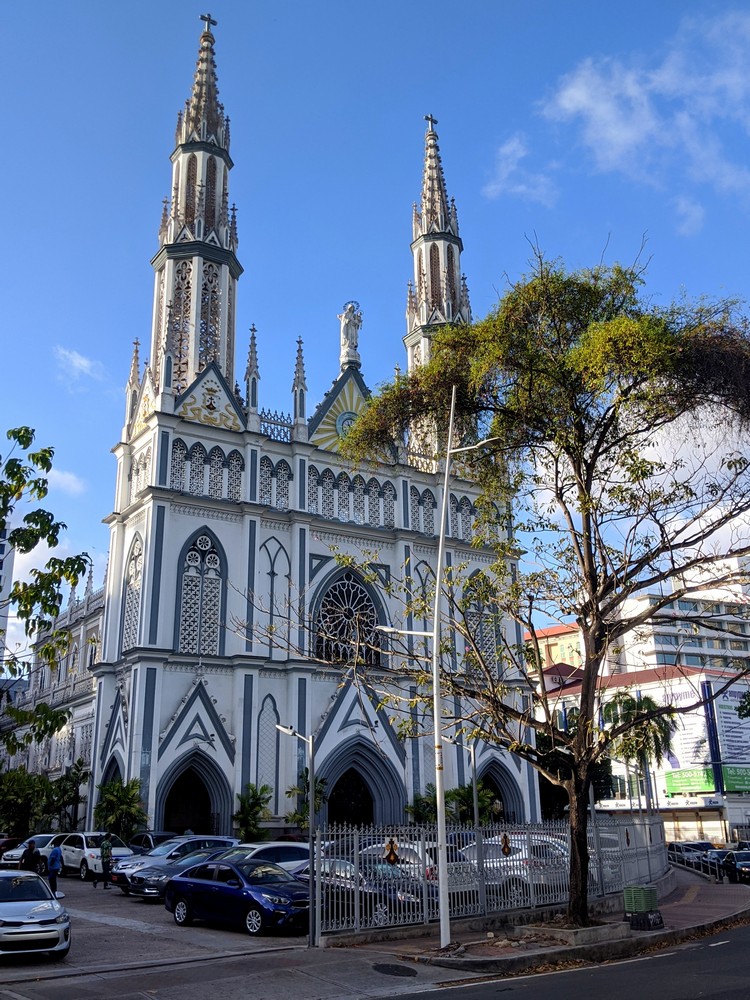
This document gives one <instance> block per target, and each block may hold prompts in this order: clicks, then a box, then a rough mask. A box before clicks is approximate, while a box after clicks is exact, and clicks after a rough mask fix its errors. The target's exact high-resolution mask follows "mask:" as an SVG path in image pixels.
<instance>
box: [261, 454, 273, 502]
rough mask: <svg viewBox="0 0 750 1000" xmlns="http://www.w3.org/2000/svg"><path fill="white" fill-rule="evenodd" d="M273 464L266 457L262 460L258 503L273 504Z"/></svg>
mask: <svg viewBox="0 0 750 1000" xmlns="http://www.w3.org/2000/svg"><path fill="white" fill-rule="evenodd" d="M272 472H273V462H272V461H271V459H270V458H269V457H268V456H267V455H264V456H263V458H261V460H260V482H259V484H258V503H265V504H269V505H270V503H271V473H272Z"/></svg>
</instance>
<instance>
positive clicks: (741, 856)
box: [734, 851, 750, 862]
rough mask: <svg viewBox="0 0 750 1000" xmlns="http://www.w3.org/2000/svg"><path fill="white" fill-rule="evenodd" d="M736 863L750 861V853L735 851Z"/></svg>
mask: <svg viewBox="0 0 750 1000" xmlns="http://www.w3.org/2000/svg"><path fill="white" fill-rule="evenodd" d="M734 860H735V861H742V862H745V861H750V851H735V852H734Z"/></svg>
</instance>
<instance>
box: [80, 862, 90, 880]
mask: <svg viewBox="0 0 750 1000" xmlns="http://www.w3.org/2000/svg"><path fill="white" fill-rule="evenodd" d="M79 875H80V876H81V881H82V882H85V881H86V879H87V878H88V877H89V866H88V865H87V864H86V862H85V861H82V862H81V867H80V869H79Z"/></svg>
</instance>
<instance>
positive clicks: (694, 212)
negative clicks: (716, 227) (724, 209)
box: [674, 195, 706, 236]
mask: <svg viewBox="0 0 750 1000" xmlns="http://www.w3.org/2000/svg"><path fill="white" fill-rule="evenodd" d="M674 207H675V211H676V212H677V217H678V219H679V223H678V225H677V232H678V233H679V234H680V235H681V236H695V235H696V234H697V233H699V232H700V231H701V229H702V228H703V220H704V218H705V216H706V212H705V209H704V208H703V206H702V205H700V204H699V203H698V202H697V201H694V200H693V199H692V198H688V197H686V196H684V195H683V196H681V197H679V198H675V202H674Z"/></svg>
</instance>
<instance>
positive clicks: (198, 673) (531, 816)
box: [17, 22, 539, 834]
mask: <svg viewBox="0 0 750 1000" xmlns="http://www.w3.org/2000/svg"><path fill="white" fill-rule="evenodd" d="M214 45H215V39H214V35H213V33H212V23H211V22H206V25H205V26H204V30H203V32H202V34H201V37H200V43H199V56H198V63H197V68H196V71H195V76H194V81H193V88H192V93H191V96H190V99H189V100H188V102H187V103H186V106H185V110H184V111H183V112H181V113H180V115H179V119H178V125H177V142H176V148H175V150H174V152H173V153H172V156H171V164H172V176H171V190H172V199H171V202H170V203H169V204H166V205H165V208H164V212H163V216H162V221H161V227H160V234H159V248H158V251H157V253H156V255H155V256H154V258H153V260H152V265H153V268H154V275H155V280H154V306H153V319H152V331H151V338H150V351H149V355H148V357H149V360H148V361H147V362H146V363H145V365H144V364H142V363H141V360H140V356H139V348H138V344H137V343H136V347H135V350H134V354H133V360H132V365H131V370H130V376H129V379H128V383H127V393H126V395H127V404H126V416H125V424H124V427H123V429H122V434H121V438H120V442H119V444H118V445H117V446H116V448H115V449H114V453H115V456H116V459H117V479H116V487H115V502H114V511H113V513H111V514H110V515H109V517H108V518H107V519H106V520H107V523H108V525H109V527H110V532H111V535H110V550H109V562H108V567H107V573H106V580H105V589H104V592H103V593H102V594H99V593H94V592H93V591H92V589H91V587H90V586H89V588H88V591H87V593H86V596H85V597H84V598H83V599H82V600H80V601H78V600H76V599H73V600H72V602H71V605H70V606H69V607H68V609H67V610H66V612H65V614H66V615H67V616H68V617H69V618H70V620H71V622H74V621H75V622H77V623H78V625H77V626H76V627H77V628H79V630H80V642H81V644H82V645H81V650H82V652H81V655H79V656H78V657H77V659H76V661H75V663H74V664H73V665H72V671H73V672H72V674H71V662H70V657H68V659H67V660H66V662H65V663H64V664H62V665H61V669H60V671H59V672H58V675H57V676H50V675H46V676H44V675H43V674H40V675H38V676H37V675H35V677H37V680H36V685H35V687H34V688H33V689H32V691H31V692H30V695H29V697H30V698H32V699H33V698H37V699H42V698H44V699H45V700H52V701H53V703H55V704H61V703H64V704H69V705H70V707H71V709H72V710H73V715H72V717H71V722H70V725H69V727H68V729H67V730H66V731H65V732H64V733H63V734H60V735H59V736H58V737H56V738H55V739H54V740H53V741H52V742H51V744H50V745H48V746H47V747H42V748H39V749H38V750H34V749H32V750H30V751H29V755H30V756H29V757H28V758H27V759H26V761H24V762H26V763H28V765H29V767H30V768H32V769H33V768H40V769H42V768H43V769H45V770H48V771H49V772H50V773H51V774H52V775H53V776H54V774H55V773H56V769H57V768H63V767H64V766H65V765H66V763H71V762H72V760H74V759H76V758H77V757H78V756H80V755H81V754H83V755H84V758H85V759H86V762H87V764H88V765H89V766H90V768H91V775H92V776H91V783H90V789H89V795H88V800H87V801H88V804H87V817H86V821H87V822H88V823H89V824H90V823H92V822H93V808H94V805H95V801H96V791H95V789H96V786H97V785H99V784H101V783H102V782H106V781H108V780H111V779H112V778H114V777H116V776H119V777H120V778H122V779H123V780H129V779H132V778H138V779H139V780H140V788H141V793H142V798H143V802H144V805H145V807H146V809H147V812H148V815H149V822H150V823H151V825H152V826H153V827H154V828H157V829H171V830H175V831H177V832H182V831H183V830H185V829H187V828H190V829H192V830H195V831H196V832H216V833H222V834H225V833H229V832H231V829H232V815H233V813H234V812H235V811H236V808H237V798H236V796H237V794H238V793H240V792H242V791H244V789H245V786H246V785H247V784H248V783H249V782H252V783H254V784H256V785H264V784H265V785H268V786H269V788H270V789H271V790H272V798H271V802H270V803H269V808H270V810H271V813H272V814H273V817H274V819H273V821H272V822H273V825H274V826H275V827H276V828H277V829H281V828H282V827H283V824H284V815H285V813H287V812H288V811H290V810H291V809H292V808H293V807H294V803H293V802H291V801H290V799H289V798H288V797H287V796H286V794H285V793H286V789H287V788H289V787H290V786H292V785H296V784H298V782H299V778H300V773H301V770H302V768H303V767H304V766H305V746H304V744H302V743H301V742H298V741H297V740H295V739H291V738H289V737H287V736H285V735H284V734H283V733H281V732H280V731H279V730H278V729H277V725H278V724H281V725H291V726H293V727H294V728H295V729H296V730H297V731H298V732H299V733H300V734H303V735H309V734H312V735H313V737H314V741H315V769H316V776H317V777H318V778H324V779H325V782H326V794H327V797H328V801H327V802H326V804H325V805H324V807H323V809H322V811H321V816H320V818H321V820H322V821H323V822H331V823H332V822H344V821H346V822H360V823H371V822H374V823H381V824H384V823H400V822H403V821H404V820H405V819H406V815H405V809H406V807H407V806H408V805H409V804H410V803H411V802H412V801H413V798H414V796H415V794H417V793H424V791H425V787H426V785H427V784H429V783H431V782H434V775H435V771H434V766H435V761H434V736H433V733H432V726H431V724H427V723H426V722H423V720H422V718H421V716H420V717H417V710H416V709H414V710H413V712H414V718H413V719H412V720H411V721H412V723H413V726H412V730H411V732H412V735H410V736H409V737H408V738H403V736H402V735H401V734H400V727H399V726H398V723H397V721H396V720H394V719H393V718H391V715H392V712H390V711H389V710H387V709H385V708H384V707H382V705H381V703H380V698H379V697H378V695H377V694H376V693H375V691H374V690H373V689H372V688H371V687H369V686H367V685H365V684H362V683H357V682H356V681H355V680H354V679H353V674H352V670H351V664H352V661H353V659H354V658H356V657H357V656H359V657H360V658H361V659H362V660H364V662H365V664H366V666H367V671H368V673H369V675H370V676H371V677H375V678H377V677H378V668H379V667H383V668H385V667H386V666H391V667H392V666H393V664H392V663H391V662H390V661H389V660H388V657H389V655H392V654H389V652H388V650H387V648H386V642H385V640H384V639H383V638H381V635H382V634H381V633H380V632H379V631H378V629H377V627H378V626H383V625H384V626H395V627H397V628H401V629H407V630H408V629H411V630H414V629H417V630H418V629H421V628H429V627H431V623H429V622H428V623H424V622H422V621H421V620H420V621H416V622H414V621H412V620H411V619H410V618H408V617H404V614H403V606H402V604H401V601H400V600H399V599H398V598H396V597H393V596H389V591H390V588H389V586H388V584H389V581H391V580H393V579H395V578H397V577H399V576H401V575H402V574H403V572H404V567H405V566H408V567H409V571H408V572H409V575H410V577H411V578H412V579H413V580H414V581H420V580H421V581H424V583H425V584H426V583H427V581H428V580H429V578H430V575H431V574H432V573H433V570H434V566H435V563H436V558H437V548H438V545H437V541H438V539H437V534H438V530H439V517H440V510H439V504H440V499H441V489H442V486H441V475H440V473H439V471H438V470H437V469H436V468H434V467H433V466H432V465H429V466H428V465H426V464H425V463H424V462H410V460H409V458H408V456H407V455H406V453H405V452H404V451H403V450H401V452H400V453H399V455H398V458H397V459H394V461H393V462H392V463H389V464H382V465H377V464H371V465H369V466H368V468H367V471H360V470H358V469H356V468H352V466H351V464H350V463H348V462H347V461H346V460H344V458H343V457H342V455H341V454H340V442H341V438H342V436H343V434H344V433H345V432H346V429H347V428H348V426H349V425H350V424H351V422H352V421H353V420H354V419H355V417H356V415H357V413H358V412H359V411H360V410H361V409H362V407H363V406H364V404H365V402H366V399H367V396H368V389H367V385H366V382H365V380H364V377H363V373H362V371H361V362H360V355H359V349H358V338H359V336H360V333H361V324H362V318H361V312H360V310H359V307H358V305H357V303H355V302H348V303H346V305H345V306H344V308H343V310H342V313H341V315H340V316H339V322H340V355H339V371H338V373H337V375H336V379H335V381H334V383H333V385H332V387H331V388H330V390H329V391H328V392H327V393H326V395H325V398H324V399H323V401H322V402H321V403H320V404H319V405H317V406H311V405H309V403H308V399H307V385H306V381H305V370H304V358H303V347H302V343H301V341H300V342H299V344H298V349H297V357H296V364H295V365H294V366H293V365H292V364H291V363H290V369H291V368H292V367H294V376H293V389H292V392H293V409H292V412H291V413H289V414H285V413H282V412H279V411H278V410H277V409H274V410H271V409H270V408H265V409H264V408H263V407H261V405H260V374H261V372H260V368H261V365H260V364H259V360H258V359H259V353H262V352H259V345H258V342H257V337H256V331H255V330H254V329H253V330H252V331H251V334H250V340H249V345H248V347H247V353H246V356H247V364H246V368H245V371H244V375H241V376H240V379H239V380H238V377H237V373H235V354H236V350H237V345H236V338H235V316H236V308H237V295H238V283H239V279H240V277H241V274H242V267H241V265H240V263H239V260H238V257H237V242H238V241H237V219H236V214H235V211H234V208H232V209H230V208H229V205H230V199H229V174H230V171H231V169H232V166H233V164H232V160H231V158H230V153H229V145H230V143H229V129H228V121H227V119H226V117H225V114H224V109H223V107H222V105H221V104H220V103H219V101H218V97H217V93H218V91H217V84H216V65H215V54H214ZM434 125H435V122H434V119H431V118H428V127H427V132H426V136H425V159H424V167H423V179H422V195H421V202H420V205H419V207H418V208H415V210H414V218H413V242H412V244H411V249H412V255H413V262H414V263H413V267H414V276H413V283H410V286H409V292H408V298H407V333H406V336H405V338H404V343H405V347H406V352H407V364H408V367H409V369H411V368H413V367H414V366H417V365H419V364H421V363H422V362H423V361H424V360H425V359H426V358H427V357H428V356H429V350H430V336H431V331H432V330H433V329H434V328H435V327H436V326H438V325H440V324H444V323H450V322H469V321H470V319H471V315H470V307H469V297H468V291H467V288H466V282H465V280H464V277H463V274H462V271H461V253H462V249H463V248H462V243H461V239H460V237H459V231H458V221H457V214H456V209H455V205H454V203H453V202H452V201H451V200H449V199H448V197H447V194H446V186H445V180H444V176H443V169H442V164H441V159H440V152H439V148H438V137H437V134H436V132H435V130H434ZM242 353H243V355H244V354H245V350H244V348H243V352H242ZM394 360H397V359H394ZM332 374H336V373H332ZM240 380H241V382H242V386H241V387H240V385H239V384H238V381H240ZM476 499H477V490H476V487H475V486H473V485H472V484H471V483H466V482H461V481H459V480H455V479H454V480H453V486H452V489H451V495H450V502H449V514H448V518H447V523H446V526H445V527H446V536H447V553H448V561H449V562H450V563H452V564H454V565H456V564H459V563H460V564H465V565H466V566H467V569H466V575H467V576H469V575H470V574H471V573H472V572H476V571H486V570H488V569H489V567H490V565H491V563H492V561H493V558H494V556H493V553H492V552H491V551H490V550H489V549H486V550H485V549H482V548H481V547H480V548H477V547H475V546H472V544H471V543H472V538H473V527H474V519H475V516H476V508H475V502H476ZM362 553H369V556H368V557H367V559H368V565H367V572H366V573H361V572H360V571H358V570H357V569H356V568H355V567H354V566H352V565H347V564H346V562H345V561H342V559H341V558H339V557H340V556H344V557H347V556H350V557H353V558H354V560H355V561H361V559H362ZM89 606H90V608H91V615H90V616H88V617H87V614H86V608H87V607H89ZM504 627H505V628H507V629H511V628H514V626H511V625H510V624H509V623H508V624H506V625H505V626H504ZM508 639H509V641H510V642H516V641H520V636H516V635H515V633H512V634H509V635H508ZM83 643H87V645H86V646H84V645H83ZM385 676H386V674H385V671H384V673H383V677H385ZM388 683H390V684H394V683H395V684H397V685H398V684H405V683H406V682H405V681H403V682H402V681H399V680H396V681H393V680H390V681H388ZM404 690H405V693H406V694H409V693H413V692H409V690H408V687H407V688H405V689H404ZM50 694H53V695H54V697H53V698H52V699H50ZM448 714H450V713H448ZM454 733H455V730H454V729H450V728H447V729H446V734H448V735H452V734H454ZM414 734H416V735H414ZM420 734H421V735H420ZM58 744H59V745H58ZM60 748H62V749H60ZM17 762H21V761H17ZM445 766H446V774H445V786H446V788H450V787H454V786H457V785H462V784H466V783H468V781H470V777H469V774H468V770H469V768H468V756H467V755H466V754H465V753H464V752H463V750H462V749H461V748H455V747H453V746H450V747H448V746H447V747H446V760H445ZM477 770H478V774H479V776H480V778H483V779H484V780H485V782H486V783H488V784H489V785H490V786H491V787H492V788H493V789H494V790H495V793H496V796H497V798H498V800H499V801H501V802H502V805H503V810H504V814H505V817H506V818H507V819H511V818H512V819H515V820H516V821H519V822H520V821H536V820H538V819H539V807H538V792H537V786H536V781H535V778H534V775H533V772H532V771H531V769H530V768H529V767H528V766H527V765H526V764H522V763H521V762H520V761H519V760H518V759H517V758H515V757H513V756H511V755H510V754H508V753H506V752H504V751H503V750H500V749H498V748H493V747H490V746H488V745H487V746H481V747H479V748H478V751H477Z"/></svg>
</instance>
